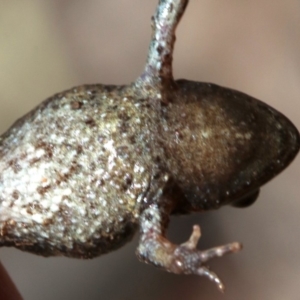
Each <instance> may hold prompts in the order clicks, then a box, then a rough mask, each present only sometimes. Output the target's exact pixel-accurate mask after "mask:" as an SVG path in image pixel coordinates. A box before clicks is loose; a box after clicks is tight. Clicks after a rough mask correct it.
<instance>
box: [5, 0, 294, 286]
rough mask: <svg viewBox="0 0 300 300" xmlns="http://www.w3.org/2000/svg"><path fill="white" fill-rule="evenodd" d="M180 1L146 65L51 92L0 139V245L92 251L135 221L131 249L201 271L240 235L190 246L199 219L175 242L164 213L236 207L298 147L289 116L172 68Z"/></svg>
mask: <svg viewBox="0 0 300 300" xmlns="http://www.w3.org/2000/svg"><path fill="white" fill-rule="evenodd" d="M187 2H188V1H186V0H173V1H172V0H164V1H163V0H161V1H160V4H159V6H158V9H157V12H156V14H155V17H154V18H153V29H154V32H153V36H152V42H151V46H150V50H149V56H148V60H147V64H146V67H145V71H144V72H143V74H142V75H141V76H140V77H139V78H138V79H137V80H136V82H134V83H132V84H131V85H128V86H108V85H107V86H104V85H85V86H80V87H76V88H73V89H71V90H68V91H65V92H62V93H59V94H57V95H55V96H53V97H52V98H50V99H48V100H46V101H44V102H43V103H42V104H41V105H39V106H38V107H37V108H36V109H34V110H33V111H31V112H30V113H28V114H27V115H26V116H24V117H23V118H21V119H19V120H18V121H17V122H16V123H15V124H14V125H13V126H12V127H11V128H10V129H9V130H8V131H7V132H6V133H5V134H4V135H3V136H2V137H1V138H0V157H1V160H0V244H1V245H3V246H15V247H17V248H19V249H22V250H26V251H30V252H34V253H37V254H41V255H44V256H49V255H65V256H71V257H79V258H91V257H94V256H97V255H100V254H102V253H106V252H109V251H111V250H114V249H116V248H118V247H120V246H122V245H123V244H124V243H125V242H126V241H128V240H129V239H130V238H131V237H132V235H133V234H134V232H135V230H136V229H137V228H138V227H140V243H139V246H138V249H137V255H138V257H139V258H140V259H141V260H143V261H145V262H148V263H152V264H154V265H156V266H159V267H161V268H163V269H165V270H167V271H170V272H173V273H177V274H180V273H183V274H197V275H205V276H207V277H208V278H209V279H211V280H213V281H214V282H215V283H216V284H217V285H218V287H219V288H220V289H221V290H223V289H224V286H223V284H222V282H221V281H220V279H219V278H218V277H217V275H216V274H214V273H213V272H211V271H209V269H207V268H206V267H205V265H204V263H205V262H206V261H207V260H209V259H211V258H213V257H219V256H222V255H224V254H226V253H231V252H237V251H239V250H240V249H241V245H240V244H239V243H231V244H228V245H224V246H219V247H216V248H212V249H208V250H205V251H199V250H197V249H196V244H197V241H198V239H199V237H200V229H199V227H197V226H196V227H194V229H193V233H192V236H191V238H190V241H188V242H186V243H184V244H181V245H175V244H172V243H171V242H170V241H169V240H168V239H167V238H166V237H165V231H166V228H167V225H168V222H169V216H170V214H172V213H188V212H192V211H203V210H210V209H216V208H219V207H220V206H222V205H225V204H232V205H236V206H245V205H247V204H251V203H252V202H253V201H254V200H255V199H256V198H257V196H258V191H259V188H260V186H261V185H263V184H264V183H266V182H267V181H269V180H270V179H272V178H273V177H274V176H275V175H277V174H278V173H279V172H280V171H282V170H283V169H284V168H285V167H286V166H287V165H288V164H289V163H290V162H291V161H292V159H293V158H294V157H295V155H296V154H297V152H298V150H299V133H298V131H297V129H296V128H295V127H294V126H293V124H292V123H291V122H290V121H289V120H288V119H287V118H285V117H284V116H283V115H281V114H280V113H278V112H277V111H276V110H274V109H272V108H271V107H269V106H268V105H266V104H264V103H262V102H261V101H259V100H256V99H254V98H252V97H250V96H247V95H245V94H242V93H240V92H237V91H233V90H230V89H227V88H222V87H219V86H216V85H213V84H208V83H197V82H191V81H186V80H178V81H174V80H173V77H172V65H171V63H172V52H173V45H174V41H175V35H174V32H175V28H176V26H177V24H178V22H179V20H180V17H181V15H182V14H183V12H184V9H185V7H186V5H187Z"/></svg>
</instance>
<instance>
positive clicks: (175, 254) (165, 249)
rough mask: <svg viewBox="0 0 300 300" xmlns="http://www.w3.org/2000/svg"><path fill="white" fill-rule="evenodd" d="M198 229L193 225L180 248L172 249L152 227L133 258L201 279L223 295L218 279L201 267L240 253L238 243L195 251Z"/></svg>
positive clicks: (173, 247) (174, 246) (205, 267)
mask: <svg viewBox="0 0 300 300" xmlns="http://www.w3.org/2000/svg"><path fill="white" fill-rule="evenodd" d="M200 235H201V234H200V227H199V226H198V225H195V226H194V227H193V232H192V235H191V237H190V238H189V240H188V241H187V242H185V243H183V244H181V245H174V244H172V243H171V242H170V241H169V240H167V239H166V238H165V237H164V236H163V235H161V234H159V233H158V232H156V230H155V226H154V227H153V228H152V229H149V230H148V231H147V232H144V234H143V235H142V236H141V240H140V244H139V246H138V249H137V256H138V257H139V259H141V260H142V261H144V262H147V263H151V264H154V265H156V266H157V267H160V268H162V269H164V270H166V271H168V272H172V273H175V274H195V275H204V276H206V277H208V278H209V279H210V280H212V281H213V282H214V283H215V284H216V285H217V286H218V288H219V289H220V291H222V292H223V291H224V285H223V283H222V282H221V280H220V279H219V277H218V276H217V275H216V274H215V273H214V272H212V271H210V270H209V269H208V267H207V266H205V265H204V263H205V262H207V261H208V260H210V259H212V258H214V257H221V256H223V255H224V254H227V253H235V252H238V251H239V250H241V248H242V245H241V244H240V243H230V244H227V245H223V246H218V247H215V248H211V249H208V250H204V251H200V250H198V249H196V247H197V243H198V240H199V238H200Z"/></svg>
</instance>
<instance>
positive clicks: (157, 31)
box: [137, 0, 188, 85]
mask: <svg viewBox="0 0 300 300" xmlns="http://www.w3.org/2000/svg"><path fill="white" fill-rule="evenodd" d="M187 4H188V0H160V1H159V4H158V6H157V9H156V12H155V14H154V16H153V17H152V40H151V43H150V47H149V53H148V59H147V63H146V66H145V69H144V73H143V74H142V75H141V76H140V78H139V79H138V80H137V82H138V83H140V84H141V83H142V84H150V85H157V84H159V85H161V84H163V83H164V82H165V81H167V82H170V81H173V72H172V60H173V50H174V43H175V29H176V27H177V25H178V23H179V21H180V19H181V16H182V15H183V13H184V11H185V8H186V6H187Z"/></svg>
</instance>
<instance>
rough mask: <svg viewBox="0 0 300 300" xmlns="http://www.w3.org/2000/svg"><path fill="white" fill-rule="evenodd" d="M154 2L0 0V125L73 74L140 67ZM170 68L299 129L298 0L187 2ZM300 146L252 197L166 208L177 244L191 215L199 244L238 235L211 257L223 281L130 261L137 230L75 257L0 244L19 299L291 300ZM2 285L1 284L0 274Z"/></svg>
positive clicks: (125, 73) (109, 79)
mask: <svg viewBox="0 0 300 300" xmlns="http://www.w3.org/2000/svg"><path fill="white" fill-rule="evenodd" d="M156 4H157V0H147V1H140V0H110V1H101V0H98V1H97V0H86V1H83V0H72V1H70V0H43V1H39V0H23V1H19V0H10V1H1V2H0V131H1V132H4V131H5V130H6V129H7V128H8V126H9V125H10V124H11V123H12V122H14V120H15V119H17V118H18V117H20V116H22V115H23V114H24V113H26V112H27V111H28V110H30V109H32V108H33V107H34V106H35V105H37V104H38V103H39V102H40V101H41V100H43V99H45V98H46V97H48V96H51V95H52V94H54V93H56V92H59V91H61V90H64V89H67V88H69V87H71V86H74V85H79V84H82V83H112V84H121V83H129V82H131V81H133V80H134V79H135V78H136V77H137V76H138V75H139V73H140V72H141V71H142V69H143V64H144V61H145V58H146V53H147V48H148V42H149V39H150V16H151V15H152V13H153V11H154V9H155V6H156ZM174 59H175V62H174V67H175V76H176V78H179V77H180V78H187V79H192V80H197V81H210V82H215V83H217V84H220V85H224V86H228V87H231V88H235V89H238V90H241V91H243V92H246V93H248V94H250V95H252V96H255V97H257V98H259V99H262V100H263V101H265V102H267V103H268V104H270V105H272V106H274V107H275V108H276V109H278V110H279V111H281V112H283V113H284V114H285V115H287V116H288V117H289V118H290V119H291V120H292V121H293V122H294V123H295V125H296V126H297V127H298V128H300V2H299V1H297V0H280V1H274V0H252V1H240V0H227V1H217V0H201V1H200V0H191V1H190V4H189V6H188V8H187V11H186V14H185V16H184V18H183V20H182V22H181V24H180V26H179V28H178V32H177V44H176V51H175V57H174ZM299 178H300V156H299V157H298V158H297V159H296V161H294V163H293V164H292V165H291V166H290V167H289V168H288V170H286V171H285V172H284V173H283V174H281V175H280V176H279V177H277V178H276V179H275V180H273V181H272V182H271V183H269V184H268V185H267V186H266V187H264V189H263V190H262V193H261V195H260V198H259V201H258V202H257V203H255V205H253V206H252V207H250V208H248V209H245V210H239V209H234V208H230V207H228V208H222V209H221V210H219V211H216V212H211V213H207V214H203V215H201V214H198V215H193V216H188V217H184V218H173V219H172V222H171V230H170V237H171V238H172V239H173V240H174V241H176V242H183V241H184V240H185V239H186V238H187V237H188V236H189V234H190V232H191V227H192V225H193V224H194V223H198V224H200V225H201V226H202V233H203V238H202V240H201V242H200V245H199V247H200V248H207V247H211V246H214V245H217V244H223V243H227V242H231V241H235V240H237V241H241V242H243V244H244V247H245V248H244V250H243V251H242V252H241V253H240V254H237V255H231V256H228V257H225V258H222V259H220V260H214V261H213V262H211V264H210V265H211V267H212V269H213V270H214V271H215V272H217V273H218V274H219V276H220V277H221V278H222V279H223V281H224V283H225V284H226V287H227V291H226V294H225V295H221V294H220V293H219V292H218V291H217V289H216V288H215V286H214V285H213V284H212V283H211V282H209V281H208V280H206V279H205V278H197V277H194V276H175V275H171V274H167V273H165V272H161V271H159V270H157V269H155V268H153V267H149V266H146V265H144V264H141V263H138V261H137V260H136V258H135V255H134V249H135V246H136V243H137V239H136V238H135V240H134V241H133V242H132V243H130V244H128V245H127V246H126V247H124V248H122V249H120V250H118V251H117V252H114V253H112V254H110V255H105V256H103V257H100V258H97V259H94V260H91V261H80V260H75V259H67V258H48V259H46V258H42V257H37V256H34V255H31V254H27V253H22V252H20V251H17V250H14V249H1V250H0V259H1V261H2V263H3V264H4V265H5V266H6V268H7V269H8V271H9V273H10V274H11V276H12V278H13V279H14V281H15V283H16V285H17V286H18V287H19V289H20V292H21V293H22V294H23V296H24V298H25V299H31V300H37V299H43V300H48V299H56V300H58V299H64V300H65V299H72V300H76V299H78V300H79V299H89V300H92V299H102V300H119V299H120V300H135V299H139V300H140V299H141V300H150V299H157V300H167V299H172V300H177V299H178V300H179V299H191V300H193V299H216V300H218V299H222V300H226V299H243V300H256V299H272V300H282V299H289V300H293V299H295V300H297V299H299V294H300V285H299V280H300V258H299V249H300V237H299V228H300V218H299V216H300V197H299V195H300V185H299ZM0 284H1V283H0Z"/></svg>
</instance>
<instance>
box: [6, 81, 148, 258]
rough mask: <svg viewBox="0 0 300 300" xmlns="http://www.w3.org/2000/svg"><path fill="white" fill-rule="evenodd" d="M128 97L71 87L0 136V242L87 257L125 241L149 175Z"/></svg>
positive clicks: (116, 90) (139, 122)
mask: <svg viewBox="0 0 300 300" xmlns="http://www.w3.org/2000/svg"><path fill="white" fill-rule="evenodd" d="M129 98H130V93H128V90H125V89H124V88H123V87H113V86H112V87H110V86H102V85H94V86H82V87H79V88H74V89H71V90H69V91H66V92H64V93H61V94H57V95H55V96H54V97H52V98H50V99H49V100H46V101H45V102H43V103H42V104H41V105H40V106H39V107H37V108H36V109H35V110H33V111H32V112H30V113H29V114H28V115H26V116H25V117H23V118H22V119H20V120H18V121H17V122H16V123H15V124H14V125H13V126H12V127H11V128H10V129H9V130H8V132H7V133H5V134H4V135H3V136H2V137H1V144H0V230H1V238H0V244H3V245H14V246H15V245H18V244H20V245H21V246H20V247H21V249H24V250H29V251H33V252H35V253H36V252H39V253H40V254H42V255H48V253H49V254H51V255H53V254H64V255H69V256H79V257H81V256H82V257H89V256H95V255H98V254H100V253H103V252H108V251H110V250H111V249H114V248H117V247H119V246H121V245H122V244H123V243H124V242H126V240H127V239H128V238H130V237H131V236H132V233H133V232H134V230H135V227H136V217H135V207H136V202H137V201H138V200H139V198H141V197H143V195H144V194H145V193H146V191H147V188H148V185H149V174H150V173H151V172H150V171H149V170H148V169H147V168H148V166H147V165H146V164H145V163H144V162H145V158H144V157H143V155H142V154H141V152H142V151H144V152H145V149H144V148H143V149H140V147H141V144H139V143H138V141H137V140H138V139H142V140H149V138H147V137H145V136H147V134H149V132H147V130H145V123H147V120H146V119H143V118H142V116H139V117H138V118H137V115H139V112H138V109H139V107H138V105H134V103H133V102H132V101H131V99H129ZM140 127H143V133H142V134H141V133H140V130H139V128H140ZM146 127H147V126H146ZM142 135H144V136H142ZM142 146H145V145H142ZM45 228H47V229H46V230H45Z"/></svg>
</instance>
